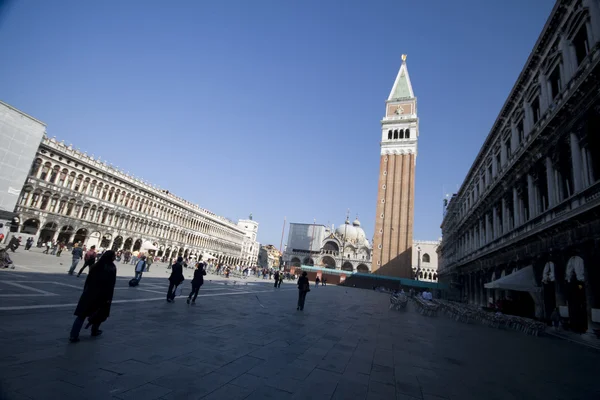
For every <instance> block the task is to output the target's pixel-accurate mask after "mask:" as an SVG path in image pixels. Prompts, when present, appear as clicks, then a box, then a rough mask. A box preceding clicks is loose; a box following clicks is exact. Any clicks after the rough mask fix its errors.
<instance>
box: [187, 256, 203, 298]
mask: <svg viewBox="0 0 600 400" xmlns="http://www.w3.org/2000/svg"><path fill="white" fill-rule="evenodd" d="M200 260H202V256H200ZM204 265H205V264H204V263H203V262H202V261H198V264H196V270H195V271H194V279H192V291H191V292H190V295H189V296H188V299H187V303H188V304H190V300H191V302H192V305H193V304H196V298H197V297H198V291H199V290H200V287H201V286H202V285H204V275H206V271H205V270H204ZM192 296H194V298H192Z"/></svg>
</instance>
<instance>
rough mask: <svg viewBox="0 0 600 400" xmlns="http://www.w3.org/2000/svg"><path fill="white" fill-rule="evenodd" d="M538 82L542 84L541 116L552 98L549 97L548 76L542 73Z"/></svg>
mask: <svg viewBox="0 0 600 400" xmlns="http://www.w3.org/2000/svg"><path fill="white" fill-rule="evenodd" d="M538 82H539V84H540V116H542V115H543V114H544V113H545V112H546V110H547V109H548V106H549V105H550V102H551V101H552V99H549V98H548V97H549V96H548V80H547V79H546V76H545V75H543V74H540V75H539V77H538Z"/></svg>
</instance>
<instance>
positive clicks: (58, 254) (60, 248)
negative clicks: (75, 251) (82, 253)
mask: <svg viewBox="0 0 600 400" xmlns="http://www.w3.org/2000/svg"><path fill="white" fill-rule="evenodd" d="M64 248H65V242H60V243H59V244H58V252H57V253H56V257H60V254H61V253H62V251H63V249H64Z"/></svg>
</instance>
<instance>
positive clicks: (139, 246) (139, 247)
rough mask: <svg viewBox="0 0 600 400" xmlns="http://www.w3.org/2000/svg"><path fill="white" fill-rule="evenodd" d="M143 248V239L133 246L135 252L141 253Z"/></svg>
mask: <svg viewBox="0 0 600 400" xmlns="http://www.w3.org/2000/svg"><path fill="white" fill-rule="evenodd" d="M141 248H142V239H138V240H136V241H135V243H134V244H133V251H139V250H140V249H141Z"/></svg>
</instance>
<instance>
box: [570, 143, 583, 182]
mask: <svg viewBox="0 0 600 400" xmlns="http://www.w3.org/2000/svg"><path fill="white" fill-rule="evenodd" d="M569 142H570V144H571V164H572V167H573V192H574V193H577V192H579V191H581V189H583V185H582V184H581V171H582V170H581V147H579V138H578V137H577V135H576V134H575V133H573V132H571V140H570V141H569Z"/></svg>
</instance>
